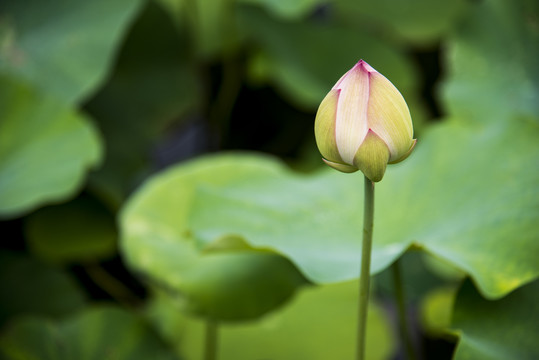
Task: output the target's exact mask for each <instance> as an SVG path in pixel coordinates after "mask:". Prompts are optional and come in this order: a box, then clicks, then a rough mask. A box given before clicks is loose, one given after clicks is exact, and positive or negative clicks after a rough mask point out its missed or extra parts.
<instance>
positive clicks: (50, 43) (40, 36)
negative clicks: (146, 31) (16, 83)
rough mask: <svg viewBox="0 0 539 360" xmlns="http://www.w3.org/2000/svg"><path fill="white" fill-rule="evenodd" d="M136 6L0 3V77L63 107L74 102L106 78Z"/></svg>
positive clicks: (100, 0)
mask: <svg viewBox="0 0 539 360" xmlns="http://www.w3.org/2000/svg"><path fill="white" fill-rule="evenodd" d="M140 3H141V1H139V0H117V1H107V0H97V1H84V0H78V1H63V0H53V1H47V2H43V1H39V0H31V1H24V2H21V1H17V0H4V1H2V5H0V13H2V15H3V17H2V20H3V22H4V24H3V26H0V27H3V28H4V38H0V45H1V46H0V73H9V74H12V75H13V76H16V77H18V78H22V79H24V80H25V81H26V82H29V83H31V84H33V85H34V86H36V88H37V89H38V90H39V91H40V92H43V93H47V94H48V95H50V96H52V97H56V98H58V99H60V100H61V101H62V102H64V103H75V102H79V101H80V100H81V99H83V98H84V97H86V96H87V95H88V94H89V93H91V92H92V91H93V90H94V89H95V87H96V86H97V85H98V84H99V82H100V81H101V80H102V79H103V77H104V76H105V75H106V73H107V69H108V65H109V62H110V60H111V58H112V56H113V55H114V52H115V46H116V45H117V43H118V41H119V40H120V39H121V36H122V35H123V31H124V28H125V26H126V25H127V24H128V23H129V21H130V20H131V18H132V17H133V16H134V15H135V12H136V10H137V8H138V6H139V4H140ZM0 34H1V33H0Z"/></svg>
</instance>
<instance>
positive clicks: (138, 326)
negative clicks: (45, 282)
mask: <svg viewBox="0 0 539 360" xmlns="http://www.w3.org/2000/svg"><path fill="white" fill-rule="evenodd" d="M0 354H1V355H3V357H2V358H3V359H6V360H18V359H40V360H71V359H80V360H121V359H126V360H137V359H141V360H146V359H156V360H165V359H166V360H173V359H177V357H176V356H175V355H174V354H173V353H172V352H171V351H169V350H168V349H167V348H166V346H165V344H164V343H163V342H162V341H161V340H160V339H159V338H158V337H157V336H156V335H155V334H154V333H153V332H152V331H151V329H150V328H148V326H147V325H146V324H145V322H144V321H143V320H142V319H140V318H138V317H137V316H135V315H133V314H130V313H129V312H127V311H125V310H120V309H116V308H112V307H101V308H94V309H91V310H87V311H86V312H84V313H81V314H79V315H78V316H75V317H72V318H69V319H67V320H64V321H61V322H53V321H51V320H49V319H47V318H39V317H23V318H20V319H19V320H18V321H16V322H14V323H13V324H11V326H9V327H8V328H7V329H6V331H5V332H4V333H3V335H2V337H0Z"/></svg>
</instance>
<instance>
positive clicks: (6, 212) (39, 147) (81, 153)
mask: <svg viewBox="0 0 539 360" xmlns="http://www.w3.org/2000/svg"><path fill="white" fill-rule="evenodd" d="M0 88H1V91H0V119H1V121H0V198H1V199H2V201H1V202H0V217H14V216H20V215H21V214H23V213H25V212H28V211H29V210H32V209H34V208H35V207H36V206H38V205H41V204H42V203H44V202H51V201H57V200H58V199H61V198H64V197H66V196H68V195H70V194H72V193H73V192H74V191H75V190H77V188H79V187H80V186H81V185H82V182H83V177H84V175H85V173H86V171H87V169H88V168H89V167H91V166H93V165H95V164H96V163H97V162H98V161H99V159H100V156H101V146H100V145H101V144H100V141H99V138H98V135H97V132H96V131H95V129H94V127H93V126H91V124H90V123H89V122H88V121H87V118H86V117H85V116H84V115H83V114H81V113H79V112H77V111H74V110H72V109H71V108H69V107H66V106H65V105H64V104H63V103H61V102H58V101H57V100H56V99H55V98H53V97H50V96H48V95H45V94H42V93H39V92H37V91H35V90H34V89H33V88H31V87H30V86H27V85H26V84H23V83H21V82H18V81H15V80H13V79H11V78H7V77H3V76H0Z"/></svg>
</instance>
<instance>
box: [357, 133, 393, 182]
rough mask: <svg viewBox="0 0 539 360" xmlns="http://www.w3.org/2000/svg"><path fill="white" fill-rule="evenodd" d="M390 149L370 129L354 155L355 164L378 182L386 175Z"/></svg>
mask: <svg viewBox="0 0 539 360" xmlns="http://www.w3.org/2000/svg"><path fill="white" fill-rule="evenodd" d="M389 155H390V154H389V149H388V147H387V145H386V143H385V142H384V140H382V139H381V138H380V137H379V136H378V135H377V134H376V133H375V132H374V131H372V130H371V129H369V131H368V132H367V136H365V140H363V143H362V144H361V146H360V147H359V149H358V150H357V152H356V155H355V156H354V165H355V166H356V167H357V168H358V169H359V170H361V171H362V172H363V174H365V176H366V177H368V178H369V179H370V180H371V181H374V182H378V181H380V180H382V178H383V177H384V173H385V172H386V166H387V162H388V160H389Z"/></svg>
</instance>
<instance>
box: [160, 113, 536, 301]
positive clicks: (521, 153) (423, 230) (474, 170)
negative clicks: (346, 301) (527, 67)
mask: <svg viewBox="0 0 539 360" xmlns="http://www.w3.org/2000/svg"><path fill="white" fill-rule="evenodd" d="M538 133H539V129H538V128H537V125H536V124H534V123H532V122H514V123H511V124H506V125H504V126H499V127H492V126H491V127H470V126H466V125H464V124H461V123H459V122H456V121H448V122H447V123H445V124H442V125H438V126H435V127H434V128H432V129H431V130H430V131H429V132H428V133H427V134H426V135H425V136H424V138H422V140H421V142H420V144H419V145H418V148H417V150H416V151H415V152H414V154H413V155H412V156H411V158H410V159H408V160H407V161H406V162H404V163H403V164H400V165H396V166H394V167H390V169H389V170H388V172H387V174H386V176H385V178H384V180H383V181H382V182H381V183H380V184H379V185H378V186H377V190H376V191H377V199H376V210H375V211H376V216H375V230H374V249H373V260H372V271H373V272H374V273H375V272H379V271H381V270H383V269H384V268H386V267H387V266H389V264H391V263H392V262H393V261H394V260H395V259H396V258H397V257H399V256H400V254H402V252H404V251H405V250H406V249H407V248H408V247H409V246H411V245H412V244H413V245H415V246H416V247H419V248H422V249H424V250H425V251H428V252H430V253H432V254H433V255H435V256H437V257H439V258H441V259H443V260H445V261H447V262H449V263H451V264H452V265H454V266H456V267H457V268H459V269H461V270H463V271H465V272H467V273H468V274H470V275H471V276H472V278H473V279H474V281H475V282H476V283H477V284H478V286H479V288H480V289H481V292H482V293H483V294H484V295H485V296H487V297H500V296H503V295H504V294H506V293H508V292H510V291H511V290H513V289H515V288H517V287H519V286H521V285H522V284H524V283H527V282H529V281H531V280H533V279H534V278H536V277H537V276H538V275H539V265H538V263H537V261H536V259H535V256H534V254H535V253H537V251H539V243H538V242H537V241H535V240H536V238H537V230H536V224H537V222H538V221H539V194H538V190H539V189H538V188H537V186H535V185H536V184H537V182H538V181H539V167H537V166H531V165H532V164H537V158H538V157H539V147H538V146H537V135H538ZM234 159H235V160H234ZM190 167H191V168H195V167H198V168H199V169H200V173H199V177H200V178H219V177H221V176H229V175H228V174H230V173H235V174H237V179H236V180H235V181H232V182H229V183H226V184H225V183H220V184H217V183H214V184H204V186H202V185H199V186H198V188H197V189H196V190H197V191H196V194H195V195H194V196H193V198H194V199H193V200H192V201H193V210H192V211H191V216H190V220H189V223H188V224H186V225H185V226H186V228H187V229H188V230H189V231H190V232H191V233H192V234H193V236H194V237H195V239H197V241H200V242H202V243H209V242H211V241H213V240H214V239H216V238H218V237H221V236H224V235H226V234H239V235H241V236H243V237H244V238H245V239H247V240H248V241H249V242H251V243H252V244H254V245H256V246H271V247H273V248H275V249H277V250H278V251H280V252H281V253H283V254H286V255H288V256H289V257H290V258H291V259H293V261H294V262H295V263H296V264H297V265H299V267H300V268H301V269H302V270H303V271H304V272H305V274H306V275H307V276H308V277H309V278H310V279H311V280H313V281H315V282H322V283H324V282H334V281H340V280H345V279H351V278H354V277H356V276H357V266H358V265H357V264H358V261H359V255H360V252H361V250H360V243H361V241H360V238H361V226H362V225H361V218H362V191H361V189H362V181H363V179H362V177H361V176H360V175H358V174H355V175H344V174H341V173H337V172H334V171H331V170H327V171H323V172H321V173H319V174H318V175H315V176H311V177H308V176H298V175H294V174H293V173H291V172H289V171H285V170H284V169H283V168H282V167H279V166H277V165H276V164H275V163H274V161H268V160H266V159H264V158H263V157H259V158H258V159H253V158H249V157H248V158H242V157H239V156H238V157H236V158H233V157H231V156H221V157H214V158H208V159H205V160H201V161H200V162H199V163H193V164H191V165H190ZM204 169H207V170H204ZM172 171H173V170H171V171H170V172H169V174H171V172H172ZM176 171H178V174H179V173H180V169H177V170H176ZM250 174H255V176H253V175H250ZM242 175H243V177H242ZM165 177H166V175H164V176H163V179H161V180H160V181H165ZM182 178H183V176H178V177H176V179H174V180H173V179H172V177H171V176H168V179H167V180H169V183H168V186H169V187H170V188H181V187H183V186H184V185H183V183H184V181H185V178H183V179H182ZM155 201H159V200H158V199H157V198H156V199H155ZM492 269H496V271H493V270H492Z"/></svg>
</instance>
